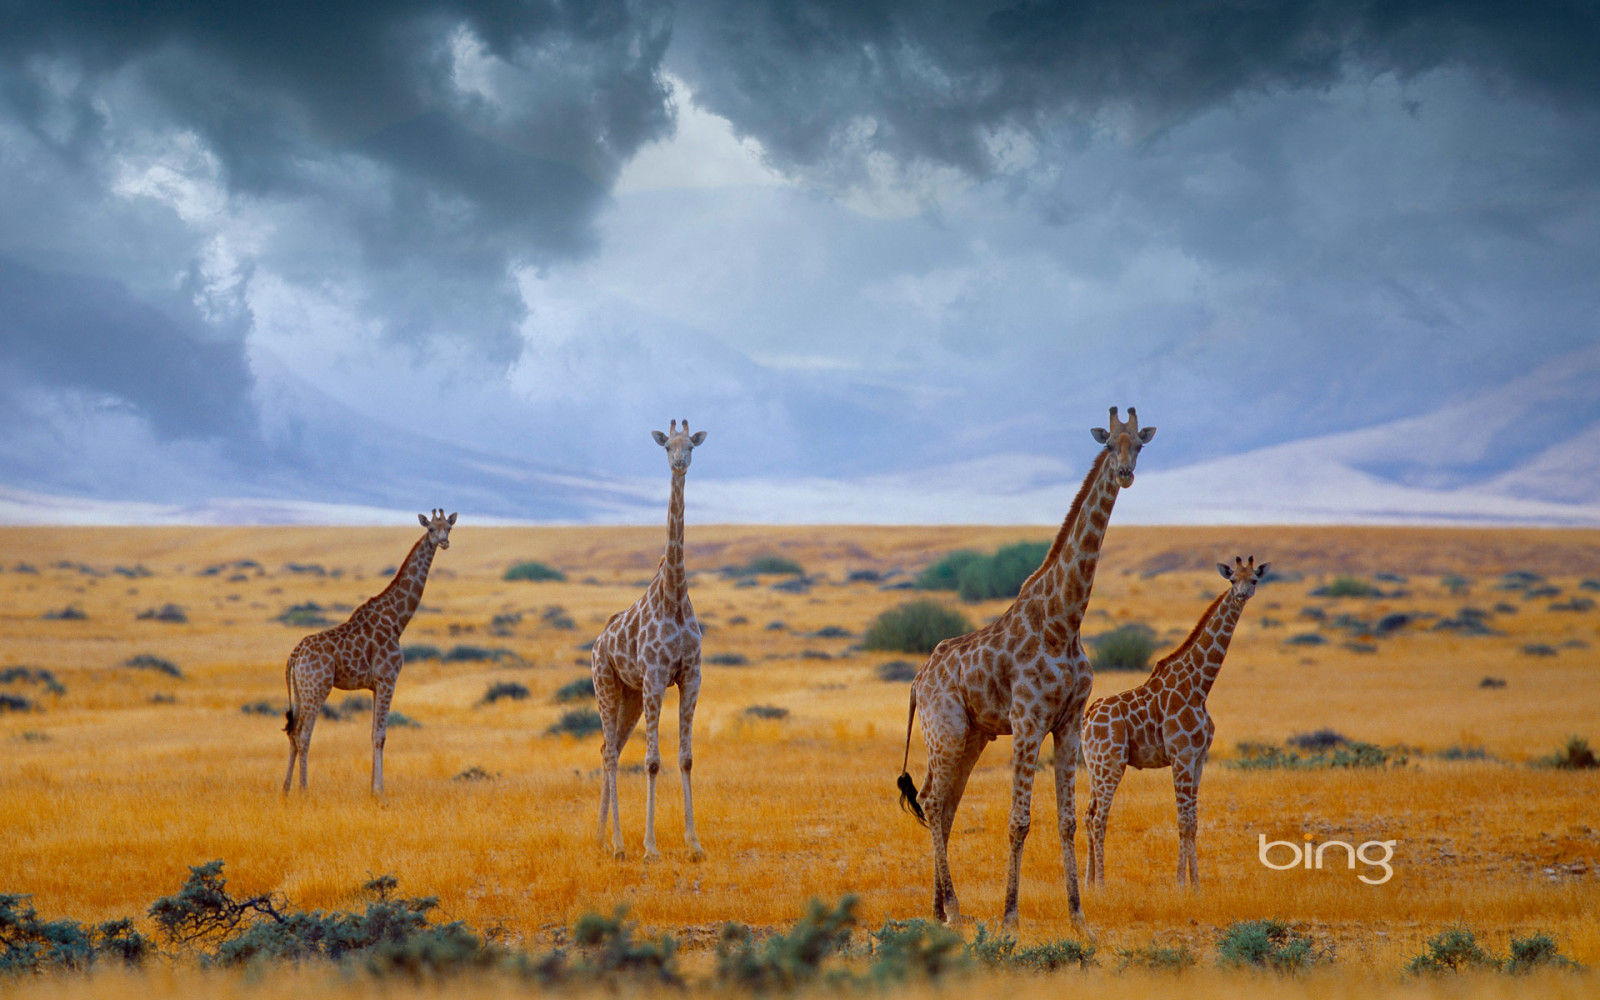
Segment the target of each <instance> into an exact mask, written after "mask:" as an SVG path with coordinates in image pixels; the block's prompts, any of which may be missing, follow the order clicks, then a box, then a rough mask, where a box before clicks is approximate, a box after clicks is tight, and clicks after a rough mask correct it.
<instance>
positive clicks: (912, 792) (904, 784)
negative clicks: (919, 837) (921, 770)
mask: <svg viewBox="0 0 1600 1000" xmlns="http://www.w3.org/2000/svg"><path fill="white" fill-rule="evenodd" d="M896 784H898V785H899V786H900V808H901V809H904V810H905V811H906V812H908V813H910V814H911V815H913V816H915V817H916V818H917V822H918V823H921V824H922V825H923V826H927V825H928V817H926V816H924V815H922V804H921V803H920V802H918V801H917V783H916V782H915V781H912V780H911V772H910V771H901V772H900V780H899V781H898V782H896Z"/></svg>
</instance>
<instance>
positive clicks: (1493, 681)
mask: <svg viewBox="0 0 1600 1000" xmlns="http://www.w3.org/2000/svg"><path fill="white" fill-rule="evenodd" d="M1478 686H1479V687H1481V688H1503V687H1505V686H1506V679H1505V678H1504V677H1485V678H1484V679H1483V680H1481V681H1479V682H1478Z"/></svg>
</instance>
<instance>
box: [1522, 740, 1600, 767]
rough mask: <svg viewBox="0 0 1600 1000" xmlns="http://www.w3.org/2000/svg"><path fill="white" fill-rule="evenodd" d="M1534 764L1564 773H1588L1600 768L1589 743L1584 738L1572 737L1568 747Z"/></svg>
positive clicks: (1568, 741)
mask: <svg viewBox="0 0 1600 1000" xmlns="http://www.w3.org/2000/svg"><path fill="white" fill-rule="evenodd" d="M1534 763H1536V764H1540V765H1543V766H1544V767H1556V768H1560V769H1561V770H1563V771H1587V770H1589V769H1590V768H1593V767H1600V761H1596V760H1595V755H1594V751H1593V750H1592V749H1590V747H1589V741H1588V740H1586V739H1584V738H1583V737H1582V736H1574V737H1572V738H1571V739H1569V740H1567V745H1566V746H1564V747H1562V748H1561V749H1559V750H1557V751H1556V752H1555V753H1553V754H1551V755H1550V756H1548V757H1541V758H1539V759H1538V760H1537V761H1535V762H1534Z"/></svg>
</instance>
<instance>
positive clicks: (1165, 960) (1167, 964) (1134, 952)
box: [1117, 944, 1199, 972]
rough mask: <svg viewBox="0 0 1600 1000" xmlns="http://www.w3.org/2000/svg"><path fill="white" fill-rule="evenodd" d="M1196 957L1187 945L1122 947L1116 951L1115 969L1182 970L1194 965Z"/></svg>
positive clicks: (1120, 970) (1119, 970) (1121, 970)
mask: <svg viewBox="0 0 1600 1000" xmlns="http://www.w3.org/2000/svg"><path fill="white" fill-rule="evenodd" d="M1197 961H1199V960H1198V959H1196V958H1195V957H1194V952H1192V951H1190V950H1189V948H1188V946H1187V945H1181V944H1180V945H1178V946H1177V947H1176V948H1165V947H1162V946H1160V945H1156V944H1150V945H1146V946H1145V947H1143V948H1124V949H1123V950H1121V951H1119V952H1117V971H1118V972H1124V971H1126V970H1128V969H1131V968H1140V969H1157V970H1160V971H1163V972H1182V971H1183V970H1184V969H1187V968H1189V967H1190V966H1192V965H1194V964H1195V963H1196V962H1197Z"/></svg>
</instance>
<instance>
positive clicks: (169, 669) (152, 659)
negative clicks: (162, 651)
mask: <svg viewBox="0 0 1600 1000" xmlns="http://www.w3.org/2000/svg"><path fill="white" fill-rule="evenodd" d="M122 665H123V666H125V667H132V668H133V669H135V670H154V671H155V672H156V673H158V674H166V675H167V676H168V677H176V678H178V679H179V680H182V679H183V671H182V670H179V669H178V667H177V664H175V663H173V662H172V661H171V660H164V659H162V658H161V657H159V656H151V655H150V654H149V653H140V654H139V655H138V656H130V657H128V658H127V659H126V660H123V661H122Z"/></svg>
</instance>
